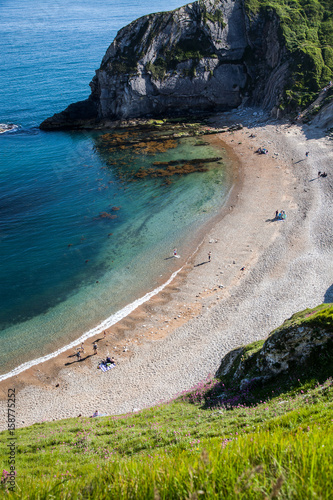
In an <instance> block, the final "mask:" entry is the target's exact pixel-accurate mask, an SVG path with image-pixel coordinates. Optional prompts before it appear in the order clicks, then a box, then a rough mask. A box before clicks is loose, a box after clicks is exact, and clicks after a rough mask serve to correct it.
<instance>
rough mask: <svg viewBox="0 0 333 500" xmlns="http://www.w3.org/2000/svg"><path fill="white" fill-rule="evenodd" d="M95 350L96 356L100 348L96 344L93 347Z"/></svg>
mask: <svg viewBox="0 0 333 500" xmlns="http://www.w3.org/2000/svg"><path fill="white" fill-rule="evenodd" d="M93 349H94V354H97V350H98V346H97V344H96V342H95V343H94V345H93Z"/></svg>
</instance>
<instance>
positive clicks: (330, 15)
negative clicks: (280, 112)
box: [245, 0, 333, 108]
mask: <svg viewBox="0 0 333 500" xmlns="http://www.w3.org/2000/svg"><path fill="white" fill-rule="evenodd" d="M245 6H246V10H247V13H248V15H249V17H250V18H253V16H255V15H256V14H258V13H259V12H260V13H261V15H263V16H264V17H265V16H269V15H270V12H271V11H272V10H274V11H275V12H276V13H277V15H278V17H279V18H280V26H281V32H282V36H283V38H284V40H285V44H286V48H287V49H288V51H289V53H290V55H291V70H292V75H291V78H290V81H289V82H288V85H287V89H286V93H285V96H284V103H282V106H283V107H287V108H295V107H296V106H301V107H305V106H306V105H308V104H309V103H310V102H311V101H312V100H314V98H315V96H316V94H317V92H318V91H319V89H320V88H322V87H324V86H325V85H327V83H328V82H329V81H330V80H331V79H332V76H333V57H332V55H333V49H332V46H333V10H332V1H331V0H320V1H319V0H245Z"/></svg>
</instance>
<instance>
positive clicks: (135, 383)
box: [0, 112, 333, 428]
mask: <svg viewBox="0 0 333 500" xmlns="http://www.w3.org/2000/svg"><path fill="white" fill-rule="evenodd" d="M238 116H239V113H238V114H237V113H230V114H229V118H230V120H231V121H232V120H233V123H235V121H236V119H237V120H243V119H244V118H246V119H247V120H248V121H249V125H248V127H247V128H246V127H245V128H244V129H243V130H238V131H233V132H225V133H222V134H219V135H217V136H213V140H214V142H216V143H220V145H222V143H221V141H223V142H226V144H227V145H228V147H232V148H233V152H234V154H235V155H236V157H237V158H238V160H239V161H241V163H242V170H243V172H242V173H241V174H240V177H241V179H238V182H239V184H238V187H237V188H236V189H235V190H233V192H232V193H231V195H230V199H229V200H228V202H227V207H228V208H226V206H225V207H224V208H223V209H222V212H224V213H223V215H221V214H219V219H218V220H216V221H215V222H214V225H213V226H212V227H209V228H207V229H206V235H205V237H204V240H203V242H202V243H201V244H200V245H199V247H198V249H197V250H196V251H195V252H194V253H193V255H192V256H190V257H189V259H188V260H187V262H186V263H185V264H184V266H183V268H182V269H181V270H179V272H178V274H177V275H176V276H175V277H174V279H173V281H172V282H171V283H169V284H168V285H167V286H165V287H163V290H161V291H160V293H159V294H158V295H156V296H155V297H153V298H152V299H150V300H149V301H148V302H145V303H144V304H142V305H140V306H139V307H138V308H137V309H135V311H133V312H132V313H131V314H130V315H129V316H127V317H126V318H124V319H122V320H121V322H120V323H119V324H118V323H117V324H116V325H114V326H113V327H112V328H111V332H110V331H109V332H108V334H107V337H106V339H103V338H99V337H100V336H99V337H98V338H97V339H96V340H97V341H98V344H99V346H100V349H99V351H100V352H99V354H98V356H92V355H91V354H90V351H91V348H89V355H88V356H87V357H86V358H85V362H84V363H82V362H76V361H74V362H71V361H72V360H71V358H68V356H65V354H66V353H63V354H62V355H61V356H59V359H57V358H53V360H50V361H47V362H45V363H43V364H42V365H37V366H35V367H32V368H30V369H28V370H26V371H25V372H22V373H21V374H20V375H16V376H14V377H12V378H10V379H6V380H4V381H2V382H1V383H0V394H1V396H0V399H1V406H4V405H5V398H6V395H7V389H8V387H15V388H16V389H17V392H18V398H17V400H18V409H17V414H18V419H17V423H18V427H21V426H25V425H30V424H32V423H34V422H41V421H43V420H52V419H54V420H57V419H61V418H68V417H75V416H78V415H79V414H82V415H90V414H92V413H93V411H95V410H96V409H97V408H98V409H99V410H100V411H103V413H108V414H116V413H118V414H119V413H126V412H127V411H131V410H133V408H136V409H141V408H143V407H146V406H152V405H153V404H157V403H158V402H159V401H161V400H168V399H171V398H172V397H174V396H175V395H176V394H178V393H179V392H181V391H182V390H186V389H190V387H192V386H193V385H195V383H197V382H199V381H200V380H202V379H204V378H206V376H207V375H208V374H209V373H214V372H215V371H216V369H217V368H218V365H219V361H220V360H221V359H222V357H223V355H224V354H226V353H227V352H228V351H229V350H230V349H232V348H235V347H238V346H239V345H242V344H244V343H249V342H251V341H254V340H258V339H261V338H263V337H265V336H267V335H268V334H269V333H270V331H271V330H273V329H274V328H275V327H277V326H279V325H280V324H281V323H282V322H283V320H284V319H286V318H287V317H288V315H289V316H290V315H291V314H292V313H294V312H297V310H300V309H302V308H303V309H304V308H305V306H306V307H310V306H312V305H313V306H315V305H317V302H318V303H320V302H323V300H321V301H320V297H323V298H324V295H325V293H324V292H325V291H327V290H328V289H329V287H330V286H331V284H332V278H333V272H332V271H333V270H332V264H330V262H329V254H331V253H332V249H330V247H329V246H328V239H329V237H330V234H329V233H330V232H329V230H328V231H327V229H329V227H330V225H329V224H330V220H331V219H330V215H329V207H327V196H331V194H332V186H331V178H330V176H331V175H332V174H333V172H332V169H331V167H330V163H331V160H332V152H331V153H330V154H328V153H329V151H328V150H327V146H328V141H327V140H326V139H325V138H323V137H322V138H320V139H318V138H316V137H315V138H314V140H315V141H317V142H316V143H315V142H314V143H313V145H309V146H308V145H307V149H308V150H310V158H309V159H307V160H304V159H303V157H302V158H301V152H302V155H303V156H304V152H303V149H304V151H305V146H304V143H305V139H304V131H303V130H302V129H301V128H300V127H299V126H296V125H295V126H290V125H289V124H287V125H286V124H281V123H277V122H266V123H265V124H264V123H260V121H259V122H257V123H256V124H255V123H253V122H255V121H256V120H254V119H253V118H252V114H249V112H248V116H246V117H245V116H244V118H243V117H241V118H239V117H238ZM227 118H228V116H227ZM225 119H226V115H221V117H219V115H217V116H216V117H215V121H216V123H217V124H218V120H225ZM223 124H225V122H224V123H223ZM308 128H309V130H310V127H308ZM253 132H254V134H255V135H256V137H255V138H250V135H251V133H253ZM288 135H291V136H290V137H288ZM308 140H311V139H308ZM325 141H326V142H327V144H326V142H325ZM269 143H270V144H269ZM275 143H276V144H275ZM259 146H263V147H267V148H268V149H269V154H268V155H260V156H258V155H255V154H254V150H256V149H257V148H258V147H259ZM277 148H280V149H279V151H278V152H279V154H278V155H276V154H274V153H275V152H277ZM325 148H326V149H325ZM315 149H317V152H315ZM249 153H251V154H249ZM319 153H320V154H319ZM291 155H292V156H291ZM290 156H291V157H293V158H294V159H297V160H296V161H297V162H298V163H296V161H294V162H291V158H290ZM299 158H301V159H299ZM318 161H319V162H320V163H319V165H320V167H321V168H318V167H317V163H318ZM323 163H324V164H325V167H323ZM317 168H318V170H322V171H323V170H325V171H326V172H328V174H329V177H328V178H327V179H320V181H322V183H321V185H319V184H318V180H317V179H313V182H312V183H310V180H309V175H310V172H312V175H313V173H314V172H315V173H316V169H317ZM258 179H259V180H258ZM305 179H306V182H305ZM315 181H317V183H315ZM326 181H327V182H326ZM325 182H326V183H325ZM323 183H325V184H323ZM322 187H323V188H324V189H326V191H327V192H325V196H322V194H321V188H322ZM235 200H237V202H236V203H235ZM325 200H326V201H325ZM273 207H274V208H273ZM323 207H325V210H324V208H323ZM276 209H285V210H286V212H287V221H286V222H285V221H274V220H273V216H274V213H275V210H276ZM324 212H325V213H324ZM318 224H319V227H320V229H321V231H320V233H318V230H317V231H316V229H318ZM323 224H324V225H325V224H327V228H326V233H327V234H325V231H324V232H323V230H322V229H323ZM316 226H317V227H316ZM325 238H326V241H325V242H324V241H323V239H325ZM324 243H326V244H324ZM208 251H211V252H212V261H211V262H210V263H208V262H207V255H208ZM326 258H327V263H326V267H325V262H326ZM331 262H332V260H331ZM305 263H307V264H309V263H312V264H313V265H314V270H313V269H311V267H310V266H309V265H308V266H307V267H305V268H304V264H305ZM208 266H209V267H208ZM207 268H208V269H207ZM242 268H244V270H241V269H242ZM220 286H222V287H223V288H220ZM301 286H302V287H303V288H304V290H302V294H300V293H297V291H298V292H299V290H300V287H301ZM272 304H274V305H275V307H272ZM276 305H278V307H276ZM91 339H92V340H93V337H91ZM76 345H77V343H76ZM125 346H126V349H128V350H125ZM108 352H109V353H110V355H114V356H115V357H116V359H117V360H119V363H118V364H117V366H116V368H115V369H113V370H110V371H109V372H106V373H101V371H100V370H97V369H96V364H97V359H100V357H105V355H106V354H107V353H108ZM118 353H119V354H118ZM67 354H68V353H67ZM60 358H61V359H60ZM65 361H67V363H68V364H67V366H64V365H65ZM57 385H58V387H56V386H57ZM36 405H37V406H36ZM3 415H4V412H3ZM0 425H1V428H5V422H4V421H3V418H1V420H0Z"/></svg>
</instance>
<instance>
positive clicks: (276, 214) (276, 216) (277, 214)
mask: <svg viewBox="0 0 333 500" xmlns="http://www.w3.org/2000/svg"><path fill="white" fill-rule="evenodd" d="M278 217H279V211H278V210H276V212H275V218H276V219H277V218H278Z"/></svg>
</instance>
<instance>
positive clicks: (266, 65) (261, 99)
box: [41, 0, 288, 129]
mask: <svg viewBox="0 0 333 500" xmlns="http://www.w3.org/2000/svg"><path fill="white" fill-rule="evenodd" d="M285 54H286V50H285V46H284V40H283V37H282V36H281V33H280V23H279V18H278V17H277V15H276V13H275V12H274V11H273V10H266V11H260V12H259V13H258V14H256V15H252V16H251V18H249V17H248V16H247V14H246V12H245V8H244V2H243V0H200V1H199V2H194V3H192V4H188V5H185V6H184V7H181V8H179V9H176V10H174V11H172V12H165V13H158V14H151V15H148V16H144V17H142V18H140V19H138V20H136V21H134V22H132V23H131V24H129V25H128V26H126V27H125V28H123V29H122V30H120V31H119V33H118V34H117V36H116V38H115V40H114V41H113V43H112V44H111V45H110V47H109V48H108V50H107V52H106V54H105V56H104V58H103V60H102V63H101V66H100V68H99V69H98V70H97V71H96V75H95V76H94V78H93V80H92V82H91V83H90V87H91V95H90V97H89V99H88V100H86V101H82V102H80V103H76V104H72V105H71V106H69V107H68V108H67V109H66V110H65V111H63V112H62V113H58V114H56V115H54V116H53V117H51V118H48V119H47V120H45V121H44V122H43V123H42V124H41V128H43V129H57V128H75V127H79V128H80V127H94V126H95V125H96V124H97V123H103V122H105V121H113V120H125V119H130V118H135V117H147V116H161V115H180V114H182V115H184V114H195V113H199V112H211V111H219V110H226V109H230V108H235V107H238V106H239V105H240V104H242V102H244V100H245V99H246V100H247V101H251V102H252V104H257V105H262V106H263V107H266V108H272V107H273V106H274V105H275V104H277V102H278V100H279V96H280V94H281V92H282V89H283V87H284V85H285V81H286V78H287V77H288V61H287V59H286V58H285Z"/></svg>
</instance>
